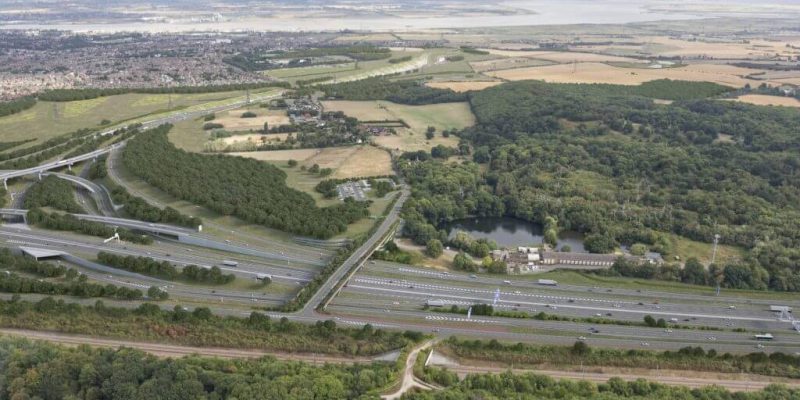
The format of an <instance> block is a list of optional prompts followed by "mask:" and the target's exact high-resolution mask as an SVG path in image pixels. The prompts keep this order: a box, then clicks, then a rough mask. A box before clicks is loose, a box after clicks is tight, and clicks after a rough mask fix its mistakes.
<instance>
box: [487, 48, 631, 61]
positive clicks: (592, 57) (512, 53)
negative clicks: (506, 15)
mask: <svg viewBox="0 0 800 400" xmlns="http://www.w3.org/2000/svg"><path fill="white" fill-rule="evenodd" d="M484 50H485V51H488V52H489V53H491V54H495V55H498V56H504V57H524V58H536V59H539V60H547V61H552V62H556V63H571V62H576V61H577V62H634V63H635V62H642V60H638V59H635V58H630V57H619V56H610V55H605V54H596V53H584V52H577V51H535V50H498V49H484Z"/></svg>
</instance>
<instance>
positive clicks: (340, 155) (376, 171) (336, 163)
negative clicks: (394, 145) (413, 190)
mask: <svg viewBox="0 0 800 400" xmlns="http://www.w3.org/2000/svg"><path fill="white" fill-rule="evenodd" d="M230 154H231V155H236V156H241V157H249V158H253V159H256V160H262V161H268V162H278V161H288V160H295V161H297V162H298V163H299V165H300V166H305V167H311V166H312V165H314V164H317V165H319V167H320V168H331V169H333V170H334V172H333V174H332V175H331V177H333V178H356V177H366V176H383V175H392V174H393V173H394V171H393V170H392V160H391V157H390V156H389V153H387V152H386V151H384V150H381V149H379V148H376V147H373V146H368V145H362V146H348V147H327V148H324V149H295V150H274V151H250V152H239V153H230ZM299 168H300V167H298V170H299ZM314 184H316V183H314Z"/></svg>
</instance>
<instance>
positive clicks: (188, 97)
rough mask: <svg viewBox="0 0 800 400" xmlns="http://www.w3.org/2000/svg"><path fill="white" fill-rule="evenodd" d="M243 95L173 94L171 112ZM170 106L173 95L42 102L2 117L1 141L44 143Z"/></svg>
mask: <svg viewBox="0 0 800 400" xmlns="http://www.w3.org/2000/svg"><path fill="white" fill-rule="evenodd" d="M242 95H244V92H238V91H234V92H220V93H198V94H173V95H172V96H171V97H172V100H171V102H172V109H173V110H175V109H180V108H185V107H191V106H196V105H200V104H204V103H209V102H215V101H222V100H227V99H231V98H235V97H237V96H242ZM169 105H170V95H167V94H138V93H132V94H123V95H116V96H107V97H99V98H96V99H90V100H80V101H70V102H63V103H61V102H39V103H37V104H36V105H35V106H34V107H33V108H31V109H29V110H25V111H22V112H20V113H18V114H14V115H9V116H6V117H2V118H0V141H13V140H21V139H29V138H31V137H36V138H38V139H39V140H41V141H43V140H47V139H50V138H53V137H56V136H59V135H62V134H64V133H68V132H72V131H75V130H78V129H82V128H97V127H99V126H100V123H101V122H102V121H103V120H108V121H111V123H112V124H109V125H113V124H115V123H118V122H121V121H126V120H130V119H133V118H137V117H141V116H144V115H148V114H155V113H160V112H166V111H170V108H169ZM37 142H38V141H36V142H32V143H30V144H28V145H34V144H36V143H37ZM21 147H24V146H21ZM21 147H20V148H21Z"/></svg>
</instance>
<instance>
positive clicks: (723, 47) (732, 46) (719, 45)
mask: <svg viewBox="0 0 800 400" xmlns="http://www.w3.org/2000/svg"><path fill="white" fill-rule="evenodd" d="M637 41H640V42H642V43H643V44H642V45H636V46H628V45H622V44H611V45H602V46H583V47H582V48H584V49H587V50H589V51H594V52H611V53H613V52H616V51H619V50H622V49H624V50H625V52H626V53H627V52H634V53H637V54H641V55H645V56H664V57H673V56H680V57H687V58H698V57H706V58H718V59H752V60H755V59H771V58H773V57H774V56H775V55H776V54H778V55H781V56H784V57H785V56H796V55H799V54H800V51H799V50H796V49H792V48H790V47H786V44H787V43H788V44H794V42H795V41H794V40H787V41H767V40H757V39H756V40H750V41H749V42H748V43H741V42H740V43H733V42H727V43H726V42H704V41H699V40H683V39H677V38H671V37H666V36H647V37H641V38H639V39H638V40H637Z"/></svg>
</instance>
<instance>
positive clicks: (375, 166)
mask: <svg viewBox="0 0 800 400" xmlns="http://www.w3.org/2000/svg"><path fill="white" fill-rule="evenodd" d="M393 174H394V170H392V157H391V156H390V155H389V153H388V152H387V151H386V150H382V149H379V148H377V147H374V146H361V147H358V148H357V150H356V151H355V152H353V153H351V154H350V155H349V156H348V157H347V158H346V159H345V160H344V161H343V162H342V163H341V164H340V165H339V167H338V168H337V169H336V172H335V173H334V174H333V177H334V178H339V179H343V178H358V177H367V176H384V175H393Z"/></svg>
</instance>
